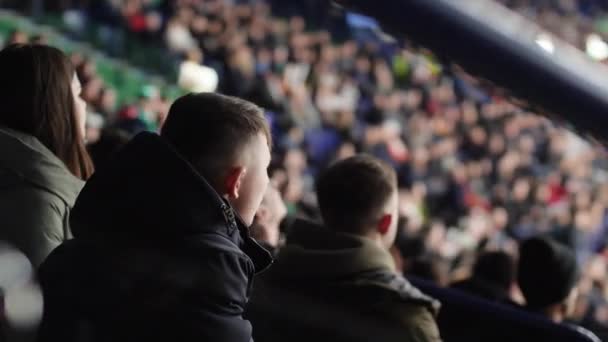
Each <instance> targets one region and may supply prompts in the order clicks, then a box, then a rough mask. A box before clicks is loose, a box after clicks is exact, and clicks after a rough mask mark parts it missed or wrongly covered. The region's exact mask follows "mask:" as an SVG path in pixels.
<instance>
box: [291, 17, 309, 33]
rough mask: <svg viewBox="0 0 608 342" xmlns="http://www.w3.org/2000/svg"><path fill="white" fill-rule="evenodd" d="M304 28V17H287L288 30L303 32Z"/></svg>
mask: <svg viewBox="0 0 608 342" xmlns="http://www.w3.org/2000/svg"><path fill="white" fill-rule="evenodd" d="M305 28H306V22H305V21H304V18H302V17H299V16H294V17H291V19H289V30H290V31H291V32H292V33H301V32H304V29H305Z"/></svg>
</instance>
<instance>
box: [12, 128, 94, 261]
mask: <svg viewBox="0 0 608 342" xmlns="http://www.w3.org/2000/svg"><path fill="white" fill-rule="evenodd" d="M83 186H84V182H83V181H82V180H80V179H78V178H77V177H75V176H74V175H72V173H70V171H69V170H68V169H67V168H66V166H65V164H64V163H63V162H62V161H61V160H59V159H58V158H57V157H56V156H55V155H54V154H53V153H52V152H51V151H50V150H49V149H48V148H46V147H45V146H44V145H43V144H42V143H41V142H40V141H39V140H38V139H36V138H34V137H33V136H30V135H27V134H24V133H20V132H17V131H15V130H12V129H8V128H5V127H0V240H3V241H6V242H8V243H9V244H11V245H13V246H14V247H16V248H18V249H19V250H21V251H22V252H23V253H24V254H25V255H26V256H27V257H28V258H29V260H30V261H31V262H32V264H33V265H34V266H35V267H37V266H38V265H40V263H42V261H44V259H45V258H46V257H47V255H48V254H49V253H50V252H51V251H52V250H53V249H54V248H55V247H57V246H58V245H59V244H60V243H61V242H63V241H64V240H66V239H68V238H70V237H71V233H70V227H69V216H70V210H71V208H72V206H73V205H74V202H75V201H76V196H77V195H78V193H79V192H80V190H81V189H82V187H83Z"/></svg>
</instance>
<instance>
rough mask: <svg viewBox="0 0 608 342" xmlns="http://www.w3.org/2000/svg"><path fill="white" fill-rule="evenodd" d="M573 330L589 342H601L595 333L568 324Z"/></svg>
mask: <svg viewBox="0 0 608 342" xmlns="http://www.w3.org/2000/svg"><path fill="white" fill-rule="evenodd" d="M566 325H567V326H568V327H570V328H571V329H572V330H574V331H576V332H577V333H578V334H579V335H581V337H582V338H584V339H586V340H587V341H588V342H601V340H600V338H599V337H597V336H596V335H595V334H594V333H593V332H591V331H590V330H587V329H585V328H583V327H581V326H580V325H576V324H566Z"/></svg>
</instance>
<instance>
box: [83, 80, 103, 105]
mask: <svg viewBox="0 0 608 342" xmlns="http://www.w3.org/2000/svg"><path fill="white" fill-rule="evenodd" d="M102 90H103V81H102V80H101V79H100V78H99V77H93V78H92V79H90V80H89V81H88V82H87V83H86V84H85V86H84V89H83V91H82V98H83V99H84V100H85V101H87V102H89V103H95V102H97V100H98V99H99V98H100V96H101V92H102Z"/></svg>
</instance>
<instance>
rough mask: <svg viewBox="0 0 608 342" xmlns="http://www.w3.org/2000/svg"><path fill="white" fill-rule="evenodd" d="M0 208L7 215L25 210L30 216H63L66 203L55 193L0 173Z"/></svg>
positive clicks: (66, 206) (13, 176) (15, 176)
mask: <svg viewBox="0 0 608 342" xmlns="http://www.w3.org/2000/svg"><path fill="white" fill-rule="evenodd" d="M5 176H6V177H5ZM0 206H1V207H2V208H3V209H4V210H3V211H4V213H5V214H8V215H17V214H20V213H21V211H20V210H27V211H28V212H29V213H31V214H32V215H36V214H38V215H40V214H41V213H42V212H44V213H50V212H54V213H56V214H58V215H64V214H65V213H66V211H67V208H68V203H67V202H66V201H65V200H64V199H63V198H62V197H61V196H59V195H58V194H56V193H55V192H52V191H48V190H47V189H45V188H42V187H39V186H37V185H35V184H32V183H30V182H28V181H26V180H23V179H22V178H20V177H19V176H18V175H15V174H13V173H1V171H0ZM11 208H14V210H13V209H11Z"/></svg>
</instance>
